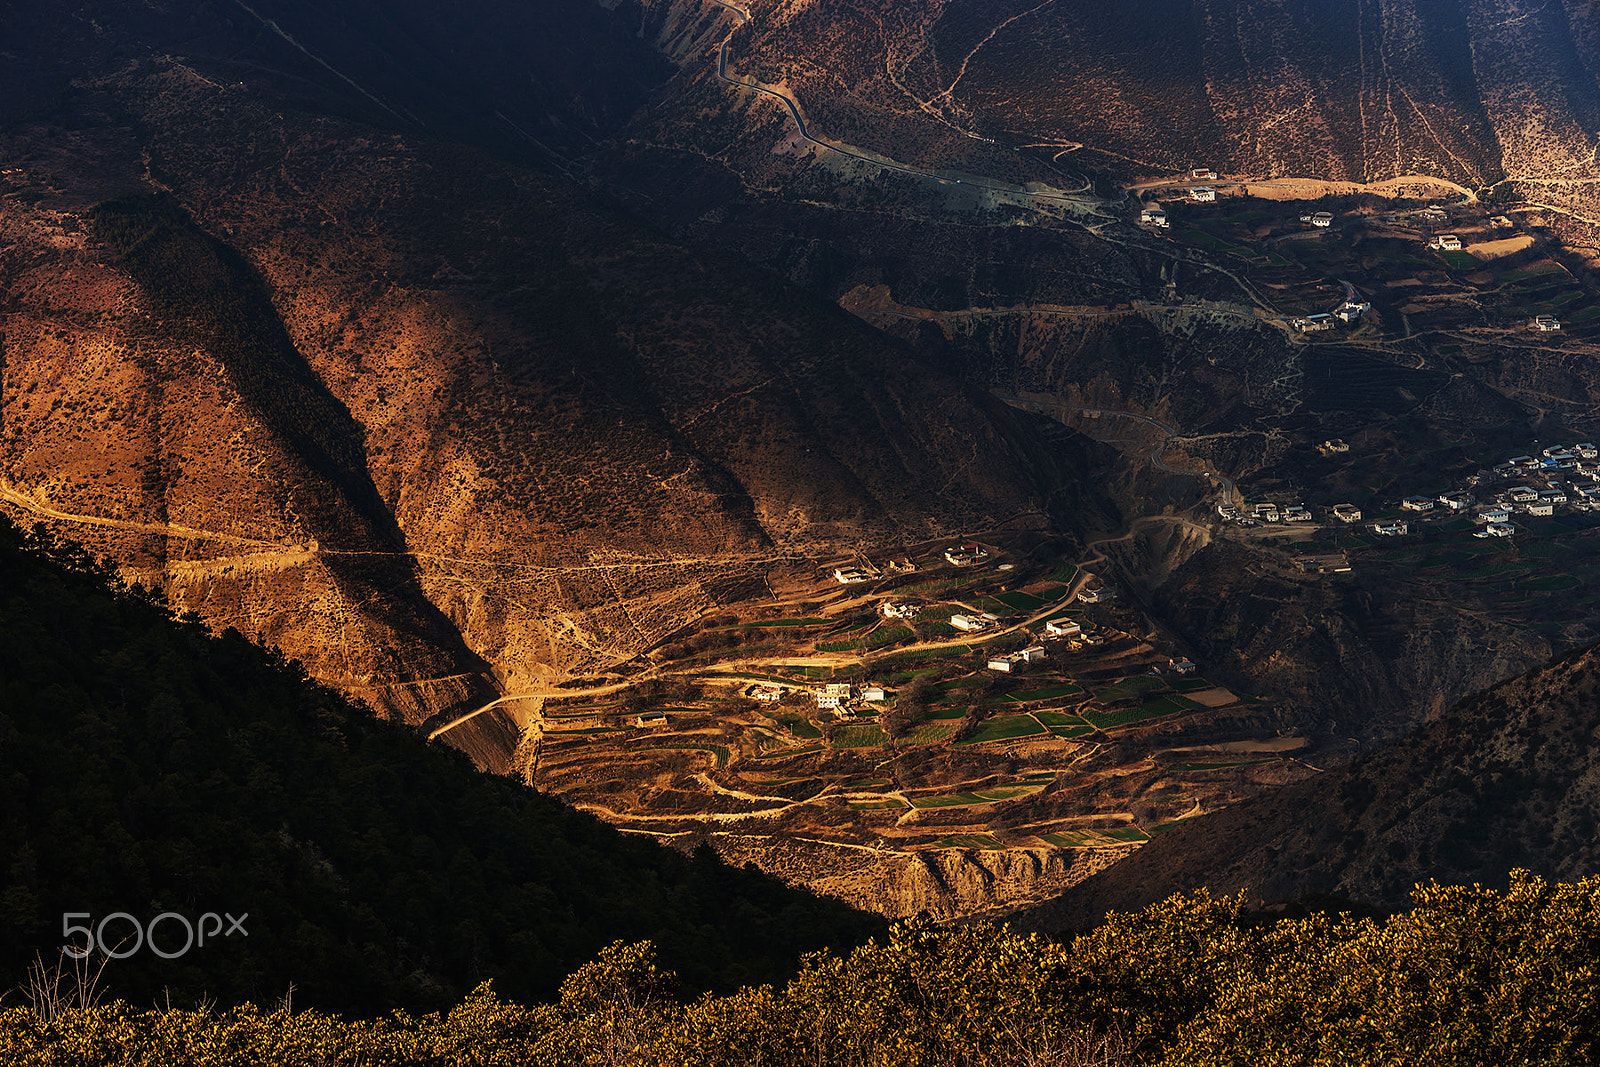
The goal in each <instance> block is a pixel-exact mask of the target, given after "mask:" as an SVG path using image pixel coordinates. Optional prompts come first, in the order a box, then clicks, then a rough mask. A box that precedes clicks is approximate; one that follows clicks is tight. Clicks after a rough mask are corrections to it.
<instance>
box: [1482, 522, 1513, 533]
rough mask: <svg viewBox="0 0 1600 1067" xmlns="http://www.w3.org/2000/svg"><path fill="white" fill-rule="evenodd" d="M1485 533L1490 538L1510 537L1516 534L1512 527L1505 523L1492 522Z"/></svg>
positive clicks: (1484, 530) (1484, 529) (1485, 529)
mask: <svg viewBox="0 0 1600 1067" xmlns="http://www.w3.org/2000/svg"><path fill="white" fill-rule="evenodd" d="M1483 532H1484V533H1486V534H1488V535H1489V536H1490V537H1510V536H1511V535H1512V534H1513V533H1516V531H1515V530H1514V529H1512V528H1511V526H1510V525H1508V524H1507V523H1503V522H1491V523H1490V524H1489V525H1487V526H1485V527H1484V528H1483Z"/></svg>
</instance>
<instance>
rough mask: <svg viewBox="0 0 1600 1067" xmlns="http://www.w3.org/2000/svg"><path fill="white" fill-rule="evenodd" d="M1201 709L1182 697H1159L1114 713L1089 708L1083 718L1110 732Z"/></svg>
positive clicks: (1116, 710)
mask: <svg viewBox="0 0 1600 1067" xmlns="http://www.w3.org/2000/svg"><path fill="white" fill-rule="evenodd" d="M1196 707H1199V705H1198V704H1196V703H1195V702H1194V701H1192V700H1188V699H1186V698H1184V697H1180V696H1166V697H1157V698H1156V699H1155V700H1152V701H1149V702H1148V703H1145V704H1140V705H1138V706H1136V707H1131V708H1117V709H1115V710H1113V711H1096V710H1094V709H1092V708H1087V709H1085V710H1084V711H1083V718H1084V719H1085V721H1087V722H1088V723H1090V724H1091V725H1093V726H1095V727H1097V728H1098V729H1101V730H1110V729H1114V728H1115V727H1118V726H1131V725H1133V724H1134V723H1137V722H1145V721H1146V720H1149V719H1159V718H1161V717H1162V716H1164V715H1171V714H1173V713H1174V712H1179V711H1189V710H1191V709H1193V708H1196Z"/></svg>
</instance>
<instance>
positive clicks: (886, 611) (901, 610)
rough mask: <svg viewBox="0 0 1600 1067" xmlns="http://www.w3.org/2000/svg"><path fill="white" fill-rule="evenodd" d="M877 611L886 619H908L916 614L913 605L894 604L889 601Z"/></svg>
mask: <svg viewBox="0 0 1600 1067" xmlns="http://www.w3.org/2000/svg"><path fill="white" fill-rule="evenodd" d="M878 610H879V611H881V612H883V617H884V618H886V619H909V618H913V617H914V616H915V615H916V614H917V606H916V605H915V604H896V603H894V602H893V601H890V600H885V601H884V602H883V606H882V607H880V608H879V609H878Z"/></svg>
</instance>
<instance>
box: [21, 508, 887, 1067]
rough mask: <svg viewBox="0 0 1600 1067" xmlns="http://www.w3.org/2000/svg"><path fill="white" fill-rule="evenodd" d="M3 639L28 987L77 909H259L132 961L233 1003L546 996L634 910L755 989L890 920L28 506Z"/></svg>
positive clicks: (194, 912) (365, 1004)
mask: <svg viewBox="0 0 1600 1067" xmlns="http://www.w3.org/2000/svg"><path fill="white" fill-rule="evenodd" d="M0 649H4V650H5V652H4V655H5V667H4V670H3V671H0V975H3V976H4V977H3V978H0V983H3V984H4V985H5V986H10V985H12V984H13V983H15V982H17V981H20V980H21V978H22V976H23V973H24V971H25V969H26V967H27V965H28V964H29V962H30V961H33V960H34V959H35V956H36V954H43V955H44V956H45V958H46V959H47V960H48V959H51V958H53V957H54V956H55V953H56V948H57V946H59V945H60V944H61V943H62V940H63V938H62V923H63V920H62V916H63V914H65V913H79V914H81V913H84V912H87V913H89V914H90V915H91V916H93V917H94V919H91V920H90V921H91V922H94V921H97V920H98V919H99V918H100V917H102V916H106V915H110V914H112V913H116V912H126V913H128V914H130V915H131V916H133V918H134V919H135V920H136V921H139V922H142V923H147V922H149V921H150V919H151V918H152V917H154V916H156V915H157V914H160V913H163V912H173V913H177V914H179V915H183V916H185V917H186V918H188V919H190V920H196V919H198V918H199V917H200V916H201V915H202V914H203V913H206V912H215V913H219V914H220V913H228V914H232V915H240V914H244V913H247V914H248V915H249V919H248V921H247V922H246V923H245V929H246V931H247V933H248V937H239V936H233V937H225V938H218V939H214V940H213V941H211V942H209V943H207V944H205V945H204V946H203V947H197V948H195V949H193V950H192V951H190V952H188V953H185V954H182V955H181V956H180V958H178V959H175V960H171V961H167V960H163V959H161V958H160V957H159V956H156V955H154V954H152V952H151V951H148V950H146V951H138V952H136V953H134V954H132V955H130V956H129V958H127V959H121V960H116V961H114V962H113V963H112V964H111V965H110V966H109V967H108V968H107V970H106V972H105V975H104V989H105V990H106V991H107V992H108V993H109V994H110V995H113V996H121V997H125V998H127V999H129V1000H131V1001H135V1002H140V1003H149V1002H150V1001H151V1000H152V999H153V998H155V997H156V996H158V995H164V994H170V995H171V996H172V997H174V998H188V999H189V1000H192V999H193V998H194V997H198V996H200V995H202V994H205V995H209V996H211V997H216V998H219V1000H220V1002H222V1003H228V1004H232V1003H238V1002H240V1001H243V1000H246V999H254V1000H258V1001H267V1000H275V999H277V998H278V997H280V996H282V995H284V994H285V992H286V991H287V990H288V989H289V987H290V985H291V983H292V984H293V986H294V987H295V989H296V992H295V997H296V998H297V999H298V1001H299V1002H300V1003H301V1004H302V1005H305V1006H313V1005H315V1006H318V1007H322V1008H326V1009H331V1010H338V1011H346V1012H358V1013H367V1014H372V1013H377V1012H381V1011H386V1010H389V1009H391V1008H406V1009H409V1010H418V1009H433V1008H438V1007H441V1006H443V1005H445V1004H449V1003H453V1002H455V1001H456V1000H458V999H459V998H460V997H461V996H462V995H463V994H465V993H466V992H467V991H468V990H470V989H472V988H473V987H474V986H475V985H477V984H478V983H479V982H481V981H484V980H485V979H494V980H495V981H496V983H497V988H499V989H501V990H503V991H504V992H506V993H507V994H510V995H513V996H517V997H520V998H524V999H534V998H539V997H543V996H548V995H550V994H552V993H553V992H554V991H555V989H556V986H557V984H558V983H559V982H560V981H561V979H562V976H564V975H566V974H568V973H569V972H571V971H572V970H573V969H574V968H576V967H577V966H578V965H579V964H581V963H582V962H583V961H584V960H585V959H587V958H589V957H590V956H592V955H593V954H594V953H595V952H596V951H597V950H599V949H600V948H601V947H602V946H603V945H605V944H606V943H607V942H609V941H611V940H612V939H614V938H616V937H617V936H619V935H621V936H624V937H628V938H630V939H636V938H644V937H648V938H651V939H652V940H655V941H656V942H658V943H659V944H660V946H661V951H662V956H663V959H664V960H666V961H668V962H669V963H670V965H671V966H672V967H674V968H675V969H678V970H680V971H681V972H682V973H683V976H684V979H685V983H686V987H687V988H691V989H695V988H712V987H720V988H722V989H730V988H733V987H735V986H737V985H739V984H740V983H744V982H751V981H778V980H781V979H783V978H784V977H786V976H787V975H789V974H790V973H792V970H793V968H794V966H795V964H796V963H797V961H798V958H799V956H800V954H801V952H803V951H808V950H813V949H818V948H821V947H822V946H824V945H830V944H841V943H843V944H849V943H854V942H858V941H859V940H861V939H862V938H864V937H865V936H866V935H867V934H868V933H870V932H871V931H872V930H874V929H876V928H877V922H876V920H874V919H872V918H870V917H868V916H864V915H862V914H860V913H858V912H855V911H852V910H851V909H849V908H847V907H845V906H844V905H842V904H839V903H836V902H833V901H829V900H823V899H819V898H817V897H813V896H811V895H809V894H805V893H801V892H796V891H793V890H790V889H788V888H787V887H785V886H784V885H783V884H782V883H781V882H779V881H778V880H777V879H775V878H771V877H768V876H766V875H762V874H759V873H757V872H755V871H754V870H740V869H735V868H730V867H727V866H725V865H723V864H722V863H721V861H720V860H718V859H717V858H716V857H715V856H714V855H713V854H711V853H710V852H709V851H705V852H702V853H701V854H697V855H696V856H694V857H686V856H683V855H681V854H678V853H675V852H671V851H668V850H666V849H664V848H661V847H659V846H657V845H656V844H655V843H654V842H653V841H651V840H648V839H640V838H637V837H633V838H629V837H625V836H623V835H622V834H620V833H618V832H616V831H614V830H612V829H610V828H609V827H606V826H605V825H604V824H602V823H600V822H599V821H598V820H596V819H594V818H593V817H591V816H588V815H584V814H580V813H578V812H575V811H572V810H571V809H569V808H567V807H565V806H564V805H563V804H561V803H560V802H559V801H557V800H555V799H554V798H551V797H548V796H544V795H541V794H539V793H537V792H535V791H533V790H531V789H529V788H527V787H525V786H524V785H522V784H521V783H520V782H518V781H516V780H514V779H512V778H504V777H496V776H492V775H486V774H481V773H480V772H478V771H477V770H476V769H475V768H474V767H473V766H472V764H471V763H470V761H469V760H468V759H467V758H466V757H465V756H463V755H461V754H460V753H459V752H456V751H454V750H451V749H448V748H446V747H444V746H443V745H441V744H437V743H436V744H432V745H429V744H425V743H424V742H422V741H421V740H419V739H418V738H417V737H416V736H415V735H414V734H413V733H412V732H411V731H409V730H407V729H405V728H403V727H400V726H397V725H394V724H391V723H386V722H381V721H378V720H376V719H374V718H373V717H372V716H371V715H370V714H369V713H368V712H367V710H366V709H365V708H364V707H362V706H360V705H357V704H354V703H352V702H350V701H349V700H347V699H345V698H344V697H342V696H341V695H339V694H338V693H335V692H333V691H332V690H329V689H325V688H323V687H320V686H318V685H316V684H314V683H312V682H311V681H310V680H309V679H308V678H307V677H306V674H305V672H304V671H303V670H302V669H301V668H300V666H299V664H297V663H295V662H292V661H287V660H285V658H284V657H283V656H282V655H281V654H279V653H276V652H272V651H267V650H265V649H263V648H261V647H259V646H257V645H254V644H251V643H250V642H249V641H247V640H245V639H244V638H243V637H241V636H240V635H239V634H238V633H237V632H234V631H229V632H226V633H224V634H223V635H222V636H221V637H213V636H211V635H210V634H208V633H207V632H206V630H205V628H204V626H202V625H201V624H200V623H199V622H198V621H195V620H193V619H192V618H191V619H185V620H181V621H180V620H177V619H174V618H173V617H172V616H171V615H170V613H169V611H168V609H167V608H166V607H165V606H164V605H163V604H160V603H158V602H157V601H156V600H154V599H153V598H151V597H149V596H147V595H145V594H143V593H140V592H138V591H133V592H130V591H126V590H119V589H118V588H116V586H115V583H114V580H113V579H111V578H110V577H109V576H108V575H107V574H106V573H105V572H103V571H102V570H101V569H100V568H99V567H97V566H96V564H95V563H94V562H93V561H92V560H91V559H90V558H89V557H88V556H87V555H86V554H84V553H83V551H82V550H81V549H79V548H77V547H76V546H72V545H69V544H63V543H58V542H56V541H54V540H52V539H51V538H50V537H49V535H48V534H47V533H45V532H44V530H43V528H42V527H41V528H39V529H37V530H36V531H35V532H34V533H33V534H32V535H24V534H22V533H21V532H19V531H18V530H17V529H16V528H15V527H13V526H11V525H10V524H9V523H6V522H4V521H3V520H0ZM126 930H127V927H126V926H124V927H121V928H119V929H118V935H119V936H121V934H122V933H123V932H125V931H126ZM166 933H171V935H172V936H171V940H169V941H168V944H169V946H170V945H172V944H174V943H176V941H177V940H178V939H179V938H181V935H180V934H179V933H177V930H176V927H175V926H174V927H171V928H169V929H168V930H166V931H164V933H163V936H166ZM177 1002H187V1000H183V1001H180V1000H174V1003H177ZM8 1003H9V1002H8ZM25 1062H30V1058H29V1057H27V1056H20V1057H19V1056H15V1055H0V1063H7V1064H12V1063H18V1064H20V1063H25ZM76 1062H84V1061H81V1060H80V1061H76Z"/></svg>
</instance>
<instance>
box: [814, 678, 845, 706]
mask: <svg viewBox="0 0 1600 1067" xmlns="http://www.w3.org/2000/svg"><path fill="white" fill-rule="evenodd" d="M816 693H817V707H819V708H836V707H838V706H839V705H840V704H843V703H845V702H847V701H848V700H849V699H850V685H849V683H847V682H829V683H828V684H827V685H825V686H823V687H822V688H821V689H818V690H817V691H816Z"/></svg>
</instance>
